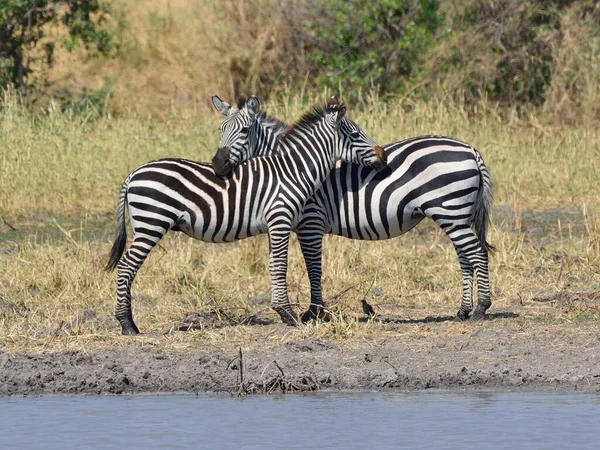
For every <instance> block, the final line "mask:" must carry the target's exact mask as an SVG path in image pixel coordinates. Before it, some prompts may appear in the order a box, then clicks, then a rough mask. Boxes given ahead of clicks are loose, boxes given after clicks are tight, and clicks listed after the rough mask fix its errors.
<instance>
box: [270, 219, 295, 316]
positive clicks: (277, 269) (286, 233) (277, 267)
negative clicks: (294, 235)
mask: <svg viewBox="0 0 600 450" xmlns="http://www.w3.org/2000/svg"><path fill="white" fill-rule="evenodd" d="M290 233H291V229H290V228H283V227H281V226H280V227H278V228H277V229H275V230H272V231H271V230H270V231H269V249H270V252H269V272H270V273H271V291H272V294H271V308H273V309H274V310H275V311H276V312H277V314H279V316H280V317H281V320H282V321H283V323H285V324H287V325H291V326H297V325H298V315H297V314H296V312H295V311H294V309H293V308H292V305H291V304H290V299H289V298H288V293H287V259H288V246H289V241H290Z"/></svg>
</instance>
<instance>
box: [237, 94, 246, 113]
mask: <svg viewBox="0 0 600 450" xmlns="http://www.w3.org/2000/svg"><path fill="white" fill-rule="evenodd" d="M247 101H248V99H247V98H246V97H239V98H238V100H237V107H238V110H239V109H242V108H243V107H244V105H245V104H246V102H247Z"/></svg>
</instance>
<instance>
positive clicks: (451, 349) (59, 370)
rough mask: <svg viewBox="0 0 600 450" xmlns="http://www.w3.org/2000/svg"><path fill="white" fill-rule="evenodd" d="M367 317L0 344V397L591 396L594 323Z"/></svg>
mask: <svg viewBox="0 0 600 450" xmlns="http://www.w3.org/2000/svg"><path fill="white" fill-rule="evenodd" d="M379 320H381V321H382V322H383V323H382V325H381V326H382V327H383V332H382V333H379V335H378V338H377V339H373V340H367V339H364V338H363V339H341V340H340V339H323V338H315V337H303V338H300V339H295V338H293V333H294V331H290V327H286V326H284V325H281V324H275V323H270V324H258V325H254V326H250V325H247V327H249V328H256V329H257V330H258V329H260V330H259V331H257V335H256V337H255V338H253V341H252V342H247V343H246V345H242V346H240V347H238V348H235V349H234V348H233V347H232V346H228V347H223V346H222V345H216V344H205V343H200V342H199V344H198V347H197V348H194V349H191V348H189V346H188V347H187V348H185V349H184V350H181V351H179V350H173V349H166V348H165V347H164V346H161V345H160V344H158V345H157V344H156V339H160V338H156V339H154V340H153V339H145V338H144V337H143V335H142V337H134V338H131V337H123V338H117V339H119V342H120V343H121V344H122V345H116V346H115V347H114V348H113V349H111V350H106V349H101V350H100V349H98V350H77V351H67V352H59V353H53V352H50V351H48V352H40V353H37V354H11V353H7V352H2V349H1V348H0V395H1V396H15V395H16V396H38V395H72V394H77V395H80V394H84V395H96V394H137V393H167V392H188V393H203V392H215V393H229V394H232V395H238V394H251V393H269V392H303V391H317V390H328V391H337V390H344V391H348V390H351V391H360V390H390V389H391V390H416V389H432V388H434V389H459V390H476V389H486V390H510V391H518V390H547V391H585V392H600V364H599V362H600V361H599V358H600V335H599V334H598V325H597V323H596V322H588V323H585V322H584V323H579V324H573V325H568V326H565V325H564V324H560V325H559V324H544V323H537V322H535V321H529V320H523V319H522V318H520V317H519V311H518V309H512V310H510V311H509V310H506V311H494V312H493V313H492V314H490V316H489V319H488V320H486V321H483V322H479V323H472V324H466V325H465V324H464V323H459V322H456V321H455V320H454V319H453V318H451V317H437V318H433V319H431V318H428V319H422V320H409V321H402V320H387V319H385V318H381V319H379ZM415 330H417V331H420V332H415ZM404 331H406V333H403V332H404ZM175 333H185V332H184V331H175ZM290 333H292V338H291V339H290V338H289V336H290ZM120 339H122V341H120ZM273 342H275V344H273ZM278 342H279V343H278Z"/></svg>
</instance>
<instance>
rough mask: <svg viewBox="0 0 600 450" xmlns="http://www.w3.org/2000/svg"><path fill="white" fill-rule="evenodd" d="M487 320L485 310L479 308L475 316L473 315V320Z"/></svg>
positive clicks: (474, 313)
mask: <svg viewBox="0 0 600 450" xmlns="http://www.w3.org/2000/svg"><path fill="white" fill-rule="evenodd" d="M485 318H486V315H485V310H484V309H479V308H477V309H476V310H475V311H474V312H473V314H471V319H472V320H484V319H485Z"/></svg>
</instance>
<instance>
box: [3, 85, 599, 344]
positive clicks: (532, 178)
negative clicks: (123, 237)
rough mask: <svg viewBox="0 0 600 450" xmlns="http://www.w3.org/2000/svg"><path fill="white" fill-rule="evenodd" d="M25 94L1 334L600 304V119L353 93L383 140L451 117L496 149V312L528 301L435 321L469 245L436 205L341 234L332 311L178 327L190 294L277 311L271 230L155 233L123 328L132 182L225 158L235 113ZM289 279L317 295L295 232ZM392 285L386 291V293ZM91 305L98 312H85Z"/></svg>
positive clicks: (162, 331) (219, 305)
mask: <svg viewBox="0 0 600 450" xmlns="http://www.w3.org/2000/svg"><path fill="white" fill-rule="evenodd" d="M325 96H326V93H321V94H320V97H321V98H324V97H325ZM11 102H12V100H11V99H7V100H6V101H5V105H4V114H3V116H2V117H1V118H0V215H1V216H2V218H3V221H0V250H1V252H0V307H1V308H2V310H0V342H1V343H2V344H3V345H4V346H5V347H6V349H9V350H12V351H44V350H63V349H78V348H86V349H89V348H98V347H111V346H124V345H159V346H162V347H165V348H170V349H174V350H181V351H183V350H185V349H188V350H189V349H193V348H197V346H199V345H219V346H223V347H228V346H230V347H231V348H233V347H234V346H238V345H244V346H253V345H277V344H279V343H281V342H283V341H286V340H290V339H301V338H304V337H309V336H316V337H324V338H329V339H335V340H338V341H339V342H340V343H342V345H347V346H352V345H358V344H360V343H364V342H365V341H366V342H369V343H372V344H373V345H375V344H379V343H382V342H384V341H386V340H388V339H408V338H411V339H424V338H427V337H428V336H433V335H435V336H438V337H444V336H452V335H453V334H456V333H471V332H473V331H474V330H478V329H481V328H485V327H495V326H501V327H502V326H510V327H516V328H517V329H519V330H522V332H523V333H524V335H526V333H528V332H533V331H532V330H546V329H558V328H559V327H560V326H564V325H565V324H570V323H581V322H587V321H590V320H592V321H596V320H598V319H600V310H599V303H598V295H597V294H598V291H600V248H599V245H600V214H599V213H600V211H599V205H598V201H597V193H598V192H599V181H598V177H597V168H598V167H599V161H600V154H599V153H598V146H597V142H598V132H597V130H596V129H593V128H586V127H583V126H580V127H561V128H559V127H549V126H545V125H542V124H541V123H540V121H538V120H537V119H536V118H535V117H531V118H530V119H529V120H528V121H527V122H524V121H522V120H517V119H514V120H512V121H508V122H507V121H504V120H502V119H501V118H500V117H499V116H498V115H496V114H495V113H494V111H493V110H491V111H490V110H488V111H484V112H482V113H481V114H479V115H478V116H477V117H475V118H471V119H467V116H466V114H465V113H464V110H463V108H461V106H460V105H455V104H451V103H444V102H438V103H429V104H426V103H415V104H413V105H412V108H411V109H410V111H407V109H406V108H404V107H401V106H400V105H399V104H394V103H392V104H387V105H383V104H380V103H377V102H371V103H366V104H364V105H350V116H351V117H352V118H354V119H355V120H356V121H357V122H358V123H359V124H361V125H362V126H363V127H364V128H365V129H367V130H368V131H369V133H371V135H372V136H373V137H374V138H376V140H377V141H378V142H380V143H386V142H391V141H395V140H398V139H401V138H403V137H409V136H414V135H419V134H425V133H439V134H446V135H451V136H454V137H458V138H461V139H463V140H465V141H467V142H470V143H472V144H473V145H475V146H477V147H478V148H479V149H480V150H481V152H482V154H483V156H484V158H485V160H486V162H487V164H488V166H489V167H490V170H491V173H492V176H493V179H494V181H495V184H496V204H497V205H498V206H497V208H496V213H495V216H494V217H495V219H494V226H493V227H492V229H491V236H490V240H491V241H492V242H493V243H494V244H495V245H496V246H497V247H498V252H497V253H496V254H495V255H494V256H493V258H492V262H491V269H490V270H491V273H490V276H491V280H492V290H493V299H494V302H495V303H494V306H493V309H492V312H494V311H503V312H505V313H511V312H512V313H516V314H518V317H509V318H508V319H506V320H504V319H501V318H499V320H492V321H488V322H485V323H479V324H470V323H467V324H461V323H455V322H450V321H443V322H440V323H424V321H423V319H425V318H426V317H438V318H445V317H448V316H453V315H454V313H455V312H456V310H457V309H458V306H459V299H460V286H461V283H460V281H461V279H460V272H459V269H458V264H457V262H456V256H455V254H454V250H453V248H452V246H451V245H450V244H449V242H447V239H446V238H445V237H444V236H443V235H442V234H441V233H440V232H439V230H437V229H435V228H434V227H433V226H431V225H429V224H427V223H425V222H424V223H423V224H421V225H420V226H419V227H417V229H416V230H413V231H412V232H410V233H409V234H407V235H406V236H404V237H400V238H398V239H396V240H392V241H388V242H385V243H382V242H361V241H351V240H346V239H342V238H338V237H327V238H326V242H325V255H324V258H325V264H324V277H323V283H324V293H325V298H326V299H329V305H330V307H331V309H332V311H333V315H334V320H333V322H331V323H327V324H323V323H320V324H316V325H309V326H303V327H300V328H299V329H290V328H286V327H283V326H279V325H268V326H265V325H263V326H227V327H224V328H220V329H213V328H207V329H204V330H202V331H194V332H189V333H183V332H178V331H175V332H170V331H172V330H174V329H176V328H177V327H178V326H179V325H180V324H181V320H182V318H183V316H184V315H185V314H186V313H187V312H189V311H200V310H205V309H209V310H219V309H222V310H224V311H225V312H226V313H227V314H236V315H240V316H249V315H253V314H256V315H258V316H259V317H262V318H267V319H269V318H270V319H275V315H274V314H272V313H271V311H270V309H269V307H268V303H266V304H258V305H257V304H254V305H249V304H248V299H249V298H250V297H253V296H257V295H263V296H265V297H268V293H267V290H268V288H269V276H268V271H267V242H266V238H265V236H260V237H257V238H252V239H248V240H245V241H241V242H238V243H235V244H230V245H211V244H205V243H201V242H198V241H193V240H191V239H189V238H187V237H186V236H183V235H180V234H175V233H173V234H171V235H169V236H167V238H165V239H164V241H162V242H161V244H160V246H159V247H158V248H157V249H155V250H154V251H153V253H152V255H151V257H150V258H149V260H148V261H147V262H146V263H145V264H144V266H143V268H142V270H141V271H140V273H139V275H138V277H137V279H136V283H135V284H134V287H133V294H134V302H133V308H134V317H135V318H136V321H137V323H138V325H139V326H140V328H141V329H142V330H143V331H144V332H146V333H147V335H145V336H143V337H141V338H139V339H127V338H122V337H121V336H120V335H119V330H118V329H116V328H115V329H108V330H107V329H106V328H105V326H104V324H105V323H106V321H109V319H110V317H112V314H113V308H114V290H115V278H116V276H115V274H114V273H113V274H107V273H105V272H103V271H102V267H103V266H104V264H105V262H106V257H107V254H108V251H109V248H110V242H109V236H110V235H111V233H112V229H113V227H114V224H113V221H114V218H113V213H114V208H115V206H116V197H117V192H118V189H119V186H120V183H121V181H122V180H123V178H124V177H125V175H126V174H127V173H128V171H130V170H131V169H133V168H134V167H136V166H137V165H139V164H140V163H142V162H145V161H147V160H149V159H153V158H158V157H162V156H182V157H188V158H194V159H201V160H207V159H209V157H210V156H211V154H212V152H213V151H214V149H215V148H216V145H217V141H218V132H217V125H218V123H219V117H218V115H217V114H216V113H211V114H203V113H201V112H200V113H198V114H190V112H189V111H188V110H185V111H184V112H182V113H177V111H174V114H173V116H172V118H171V119H169V120H167V121H164V122H156V121H152V120H144V119H142V118H140V117H137V116H136V115H130V116H124V117H118V118H111V117H104V118H101V119H89V118H88V119H86V118H82V117H72V116H69V115H65V114H62V113H60V112H58V111H52V110H51V112H50V113H49V114H47V115H45V116H32V115H30V114H28V113H27V112H25V111H24V110H22V109H21V108H20V107H19V106H18V105H17V104H14V103H11ZM266 108H267V110H268V111H270V112H271V113H272V114H273V115H276V116H279V117H281V118H284V119H286V120H288V121H292V120H293V119H294V118H297V117H299V116H300V114H301V112H302V111H303V109H304V108H305V106H304V105H303V103H302V102H301V101H300V100H299V97H293V96H288V97H282V98H281V99H279V101H274V102H272V103H271V104H269V105H267V106H266ZM6 223H8V224H10V226H12V227H14V228H16V229H17V231H13V230H11V228H10V226H9V225H6ZM288 280H289V291H290V295H291V297H292V298H293V299H295V300H297V301H298V302H299V303H300V304H301V305H302V308H305V307H306V304H307V299H308V298H309V295H308V294H309V287H308V280H307V276H306V274H305V271H304V266H303V261H302V258H301V256H300V252H299V248H298V245H297V243H295V241H294V242H293V243H292V251H291V255H290V269H289V278H288ZM375 288H379V289H380V290H381V292H382V295H380V296H375V295H374V292H375ZM361 298H367V299H368V300H369V301H370V302H371V303H372V304H374V305H375V306H376V310H377V312H378V313H379V314H380V315H381V316H382V318H386V317H387V318H392V319H394V320H396V321H398V320H399V319H402V320H404V319H413V320H414V321H415V322H414V323H410V322H409V323H394V322H393V321H392V322H385V321H384V322H380V321H377V320H375V321H369V322H366V323H365V322H362V321H359V318H361V317H362V314H361V312H360V303H359V300H360V299H361ZM86 310H93V311H94V312H95V314H96V317H97V318H98V320H87V321H86V320H85V317H84V315H85V314H87V313H85V311H86ZM57 330H59V331H57Z"/></svg>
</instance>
